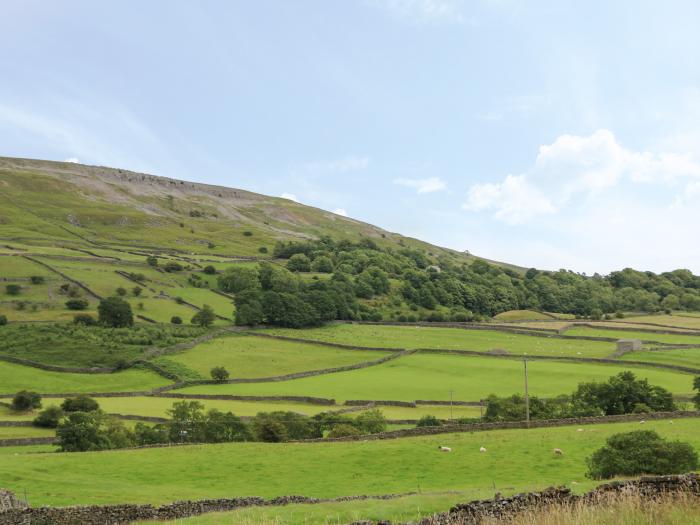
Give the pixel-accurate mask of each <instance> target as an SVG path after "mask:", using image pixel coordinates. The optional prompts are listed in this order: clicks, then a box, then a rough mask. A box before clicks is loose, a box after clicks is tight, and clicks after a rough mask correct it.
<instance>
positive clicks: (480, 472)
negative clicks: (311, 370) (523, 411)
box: [0, 419, 700, 506]
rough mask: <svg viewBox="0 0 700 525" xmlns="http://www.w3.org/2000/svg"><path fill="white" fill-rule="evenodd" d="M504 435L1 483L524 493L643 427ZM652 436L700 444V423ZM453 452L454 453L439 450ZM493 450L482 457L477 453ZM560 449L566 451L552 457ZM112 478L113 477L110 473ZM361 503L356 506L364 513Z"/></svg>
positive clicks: (162, 491) (66, 490) (117, 488)
mask: <svg viewBox="0 0 700 525" xmlns="http://www.w3.org/2000/svg"><path fill="white" fill-rule="evenodd" d="M576 428H577V427H575V426H566V427H557V428H546V429H532V430H527V431H525V430H498V431H489V432H474V433H459V434H447V435H438V436H431V437H421V438H406V439H397V440H387V441H360V442H348V443H311V444H310V443H297V444H294V443H289V444H266V443H238V444H224V445H201V446H186V447H182V448H177V447H175V448H173V447H168V448H152V449H141V450H129V451H106V452H83V453H79V454H65V453H63V454H20V455H18V456H14V455H5V454H3V456H4V457H3V468H2V469H0V486H2V487H7V488H10V489H12V490H15V491H16V492H19V493H23V491H24V490H25V489H26V490H27V493H28V496H29V498H30V500H31V501H32V503H33V504H34V505H42V504H48V505H69V504H96V503H121V502H132V503H145V502H151V503H165V502H170V501H175V500H179V499H197V498H216V497H233V496H248V495H256V496H263V497H274V496H278V495H283V494H304V495H307V496H315V497H336V496H343V495H351V494H387V493H400V492H408V491H421V492H434V491H444V490H450V489H453V490H461V491H470V490H473V491H475V492H476V493H479V494H482V495H483V494H484V492H485V490H484V489H486V490H491V491H493V490H500V491H509V492H514V491H519V490H526V489H538V488H544V487H546V486H550V485H560V484H563V485H571V483H572V481H576V482H578V483H580V485H578V488H580V489H583V488H585V487H588V486H591V485H593V484H594V483H593V482H590V481H586V479H585V477H584V473H585V470H586V464H585V458H586V457H587V456H589V455H590V454H591V453H592V452H593V451H594V450H595V449H597V448H598V447H600V446H601V445H602V444H603V442H604V441H605V439H606V437H607V436H609V435H611V434H613V433H617V432H622V431H628V430H634V429H638V428H639V424H638V423H616V424H606V425H602V424H601V425H593V426H586V427H584V432H577V431H576ZM645 428H646V429H654V430H657V431H658V432H659V433H660V434H662V435H663V436H666V437H669V438H673V439H682V440H683V441H687V442H690V443H691V444H692V445H693V446H695V447H698V446H700V433H698V420H697V419H687V420H677V421H675V424H671V423H670V422H669V421H649V422H647V424H646V425H645ZM440 445H446V446H450V447H452V450H453V452H452V453H451V454H444V453H441V452H439V451H438V450H437V448H438V446H440ZM481 446H484V447H486V448H487V452H486V453H480V452H479V447H481ZM554 448H561V449H563V450H564V455H563V456H561V457H555V456H554V455H553V453H552V450H553V449H554ZM105 473H109V475H105ZM361 505H362V504H361V503H360V506H361Z"/></svg>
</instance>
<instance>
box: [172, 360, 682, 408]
mask: <svg viewBox="0 0 700 525" xmlns="http://www.w3.org/2000/svg"><path fill="white" fill-rule="evenodd" d="M626 369H630V367H625V366H624V365H622V366H617V365H599V364H587V363H569V362H553V361H531V362H530V363H529V365H528V371H529V386H530V394H532V395H538V396H542V397H551V396H556V395H559V394H567V393H570V392H571V391H573V390H574V389H575V388H576V385H577V384H578V383H580V382H583V381H601V380H605V379H607V378H608V377H610V376H612V375H614V374H617V373H619V372H621V371H623V370H626ZM632 369H633V371H634V372H635V373H636V374H637V375H638V376H639V377H646V378H648V379H649V381H650V382H651V383H652V384H655V385H659V386H663V387H664V388H668V389H669V390H671V391H672V392H674V393H676V394H689V393H690V392H691V391H692V379H693V377H692V376H691V375H688V374H681V373H675V372H670V371H666V370H652V369H643V368H632ZM450 390H453V391H454V399H459V400H464V401H475V400H479V399H482V398H485V397H486V396H488V395H489V394H492V393H498V394H500V395H510V394H514V393H520V392H522V391H523V364H522V362H521V361H520V360H517V359H503V358H495V357H468V356H451V355H439V354H417V355H411V356H407V357H402V358H400V359H397V360H395V361H391V362H389V363H386V364H383V365H379V366H373V367H371V368H365V369H362V370H353V371H350V372H340V373H336V374H327V375H322V376H316V377H308V378H303V379H295V380H292V381H284V382H278V383H259V384H232V385H205V386H195V387H189V388H185V389H182V390H179V391H178V392H182V393H188V392H189V393H209V394H214V393H219V394H223V393H228V394H244V395H252V394H258V395H261V394H275V395H309V396H319V397H330V398H335V399H337V400H346V399H395V400H405V401H413V400H415V399H434V400H445V399H449V392H450Z"/></svg>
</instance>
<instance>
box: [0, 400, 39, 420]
mask: <svg viewBox="0 0 700 525" xmlns="http://www.w3.org/2000/svg"><path fill="white" fill-rule="evenodd" d="M3 401H4V402H6V403H9V402H10V399H5V400H3ZM44 404H46V403H44ZM37 414H38V411H34V412H16V411H14V410H12V409H11V408H10V407H7V406H4V405H0V421H31V420H32V419H34V418H35V417H36V415H37Z"/></svg>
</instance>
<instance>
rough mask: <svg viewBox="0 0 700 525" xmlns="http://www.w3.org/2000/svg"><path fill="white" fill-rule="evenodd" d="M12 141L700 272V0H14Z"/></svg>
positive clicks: (603, 266) (610, 261)
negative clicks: (523, 0) (50, 0)
mask: <svg viewBox="0 0 700 525" xmlns="http://www.w3.org/2000/svg"><path fill="white" fill-rule="evenodd" d="M2 18H3V30H2V31H1V32H0V155H3V156H16V157H29V158H41V159H52V160H61V161H63V160H71V161H75V162H80V163H84V164H94V165H104V166H111V167H119V168H125V169H131V170H135V171H144V172H148V173H153V174H156V175H163V176H169V177H174V178H181V179H186V180H192V181H198V182H206V183H211V184H220V185H225V186H230V187H236V188H244V189H249V190H252V191H257V192H260V193H264V194H268V195H274V196H284V197H286V198H290V199H293V200H297V201H299V202H301V203H303V204H308V205H311V206H316V207H319V208H323V209H326V210H329V211H333V212H335V213H339V214H341V215H348V216H350V217H353V218H356V219H359V220H362V221H366V222H369V223H372V224H375V225H377V226H380V227H383V228H385V229H388V230H390V231H395V232H398V233H402V234H404V235H409V236H413V237H417V238H420V239H423V240H426V241H428V242H432V243H434V244H438V245H441V246H446V247H450V248H454V249H457V250H469V251H470V252H471V253H473V254H476V255H480V256H483V257H487V258H490V259H496V260H501V261H507V262H510V263H514V264H518V265H521V266H525V267H533V266H534V267H538V268H542V269H550V270H556V269H559V268H567V269H571V270H574V271H577V272H585V273H587V274H593V273H594V272H598V273H601V274H606V273H608V272H610V271H613V270H616V269H621V268H624V267H634V268H637V269H640V270H651V271H656V272H661V271H668V270H672V269H675V268H689V269H691V270H693V271H694V272H695V273H700V242H699V241H700V233H699V228H698V225H699V224H700V60H698V52H699V51H700V31H698V30H697V27H698V25H699V23H700V10H698V8H697V4H696V3H695V2H693V1H676V0H668V1H665V2H654V1H647V0H634V1H626V0H617V1H615V2H609V1H598V0H589V1H586V2H580V1H578V2H574V1H569V0H557V1H537V0H532V1H528V2H522V1H516V0H470V1H467V0H343V1H340V0H338V1H333V0H331V1H329V0H295V1H288V0H277V1H272V0H255V1H247V2H243V1H237V0H229V1H214V0H202V1H200V2H191V1H178V0H167V1H166V0H152V1H149V2H143V1H134V0H120V1H118V2H117V1H114V2H94V1H80V0H60V1H54V2H45V1H36V0H2Z"/></svg>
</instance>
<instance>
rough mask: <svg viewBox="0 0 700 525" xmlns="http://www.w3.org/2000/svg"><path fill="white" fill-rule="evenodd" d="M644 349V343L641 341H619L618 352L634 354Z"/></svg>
mask: <svg viewBox="0 0 700 525" xmlns="http://www.w3.org/2000/svg"><path fill="white" fill-rule="evenodd" d="M641 349H642V342H641V341H640V340H639V339H619V340H618V341H617V352H618V353H623V352H634V351H635V350H641Z"/></svg>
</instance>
